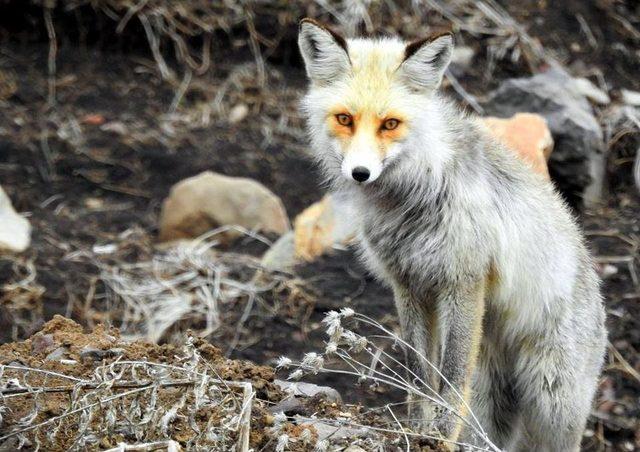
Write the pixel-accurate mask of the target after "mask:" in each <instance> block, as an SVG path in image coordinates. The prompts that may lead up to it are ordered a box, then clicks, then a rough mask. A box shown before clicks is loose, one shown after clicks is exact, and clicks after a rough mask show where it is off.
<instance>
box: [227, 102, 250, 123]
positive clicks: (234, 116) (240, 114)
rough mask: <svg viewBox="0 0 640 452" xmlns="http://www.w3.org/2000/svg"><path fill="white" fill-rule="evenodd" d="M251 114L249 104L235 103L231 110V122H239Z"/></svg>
mask: <svg viewBox="0 0 640 452" xmlns="http://www.w3.org/2000/svg"><path fill="white" fill-rule="evenodd" d="M247 115H249V107H247V104H238V105H234V106H233V108H231V111H229V118H228V119H229V123H230V124H237V123H239V122H240V121H242V120H243V119H245V118H246V117H247Z"/></svg>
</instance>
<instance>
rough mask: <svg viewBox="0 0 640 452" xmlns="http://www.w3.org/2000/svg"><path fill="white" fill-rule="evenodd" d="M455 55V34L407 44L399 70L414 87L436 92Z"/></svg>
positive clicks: (440, 35) (441, 35) (444, 34)
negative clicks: (452, 55) (453, 54)
mask: <svg viewBox="0 0 640 452" xmlns="http://www.w3.org/2000/svg"><path fill="white" fill-rule="evenodd" d="M452 53H453V34H452V33H451V32H446V33H441V34H438V35H436V36H431V37H429V38H425V39H421V40H419V41H414V42H411V43H409V44H407V47H406V48H405V51H404V55H405V56H404V61H403V62H402V64H401V65H400V67H399V68H398V69H399V70H400V72H401V74H402V75H403V76H405V77H406V78H407V82H409V83H410V84H411V85H412V86H414V87H416V88H417V89H419V90H429V91H430V90H434V89H436V88H438V86H440V83H441V82H442V77H443V76H444V71H445V70H446V69H447V66H449V62H450V61H451V54H452Z"/></svg>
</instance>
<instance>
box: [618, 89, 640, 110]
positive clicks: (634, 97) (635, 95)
mask: <svg viewBox="0 0 640 452" xmlns="http://www.w3.org/2000/svg"><path fill="white" fill-rule="evenodd" d="M620 96H621V99H622V102H623V103H625V104H626V105H630V106H632V107H640V91H631V90H628V89H621V90H620Z"/></svg>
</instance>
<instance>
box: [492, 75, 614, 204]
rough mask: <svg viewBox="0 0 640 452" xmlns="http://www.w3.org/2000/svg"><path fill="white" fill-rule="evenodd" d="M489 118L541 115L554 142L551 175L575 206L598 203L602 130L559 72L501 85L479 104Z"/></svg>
mask: <svg viewBox="0 0 640 452" xmlns="http://www.w3.org/2000/svg"><path fill="white" fill-rule="evenodd" d="M483 106H484V108H485V111H486V112H487V113H488V114H491V115H494V116H499V117H502V118H504V117H510V116H512V115H514V114H516V113H519V112H533V113H538V114H540V115H542V116H543V117H544V118H545V119H546V121H547V124H548V125H549V128H550V130H551V133H552V135H553V139H554V141H555V147H554V152H553V154H552V155H551V158H550V159H549V172H550V174H551V177H552V178H553V179H554V180H555V181H556V183H557V185H558V188H559V189H560V190H561V191H562V192H563V193H564V195H565V196H566V197H567V199H568V200H569V201H570V202H571V203H572V204H574V205H581V204H582V200H584V203H585V204H587V205H592V204H594V203H596V202H597V201H599V200H600V198H601V194H602V193H601V192H602V186H603V177H604V150H605V146H604V141H603V134H602V129H601V128H600V124H599V123H598V121H597V119H596V117H595V116H594V114H593V111H592V108H591V105H590V104H589V102H588V101H587V99H586V98H585V96H584V95H583V94H582V93H581V92H580V90H579V89H577V87H576V85H575V82H574V80H573V79H572V78H571V76H570V75H569V74H567V73H566V72H565V71H563V70H562V69H560V68H552V69H550V70H548V71H547V72H544V73H542V74H537V75H535V76H533V77H529V78H519V79H510V80H506V81H504V82H503V83H502V84H501V85H500V86H499V87H498V89H496V90H495V91H494V92H492V93H491V94H490V95H489V97H488V99H487V101H486V102H484V103H483Z"/></svg>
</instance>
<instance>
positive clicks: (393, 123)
mask: <svg viewBox="0 0 640 452" xmlns="http://www.w3.org/2000/svg"><path fill="white" fill-rule="evenodd" d="M399 124H400V121H399V120H397V119H395V118H389V119H387V120H386V121H385V122H384V123H382V130H393V129H395V128H396V127H398V125H399Z"/></svg>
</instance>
